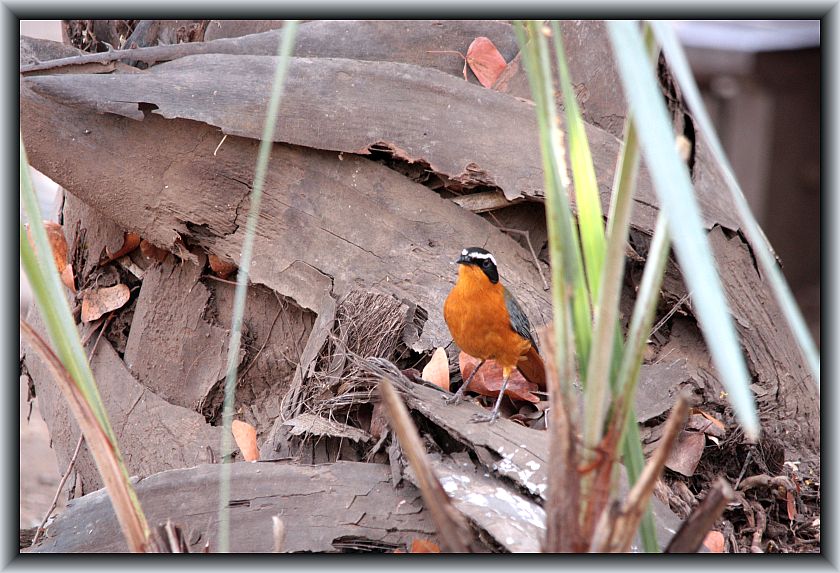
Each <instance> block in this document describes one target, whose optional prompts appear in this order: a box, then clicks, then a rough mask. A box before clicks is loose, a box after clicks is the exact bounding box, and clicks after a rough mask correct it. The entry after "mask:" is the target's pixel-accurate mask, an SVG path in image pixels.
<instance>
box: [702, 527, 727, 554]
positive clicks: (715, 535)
mask: <svg viewBox="0 0 840 573" xmlns="http://www.w3.org/2000/svg"><path fill="white" fill-rule="evenodd" d="M703 545H705V546H706V549H708V550H709V552H710V553H723V548H724V545H723V533H721V532H720V531H710V532H709V533H707V534H706V538H705V539H703Z"/></svg>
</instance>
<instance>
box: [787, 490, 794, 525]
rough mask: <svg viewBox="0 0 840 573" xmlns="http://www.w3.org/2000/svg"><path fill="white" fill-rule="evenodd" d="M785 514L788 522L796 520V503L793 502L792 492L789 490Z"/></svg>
mask: <svg viewBox="0 0 840 573" xmlns="http://www.w3.org/2000/svg"><path fill="white" fill-rule="evenodd" d="M787 514H788V519H789V520H791V521H793V520H794V519H796V502H795V501H794V497H793V492H792V491H790V490H788V492H787Z"/></svg>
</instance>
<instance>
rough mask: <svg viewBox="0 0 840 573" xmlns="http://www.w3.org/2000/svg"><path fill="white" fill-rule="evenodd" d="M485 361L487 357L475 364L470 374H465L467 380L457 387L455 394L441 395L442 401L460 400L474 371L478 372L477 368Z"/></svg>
mask: <svg viewBox="0 0 840 573" xmlns="http://www.w3.org/2000/svg"><path fill="white" fill-rule="evenodd" d="M486 361H487V359H486V358H485V359H484V360H482V361H481V362H479V363H478V366H476V367H475V369H474V370H473V371H472V372H470V375H469V376H467V380H466V381H465V382H464V383H463V384H461V387H460V388H458V391H457V392H456V393H455V395H454V396H443V401H444V402H446V403H447V404H457V403H458V402H460V401H461V400H462V399H463V397H464V392H466V391H467V387H468V386H469V385H470V382H472V379H473V377H474V376H475V374H476V372H478V369H479V368H481V367H482V366H483V365H484V363H485V362H486Z"/></svg>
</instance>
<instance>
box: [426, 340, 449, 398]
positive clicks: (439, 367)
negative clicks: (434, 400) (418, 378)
mask: <svg viewBox="0 0 840 573" xmlns="http://www.w3.org/2000/svg"><path fill="white" fill-rule="evenodd" d="M422 376H423V380H425V381H426V382H431V383H432V384H434V385H435V386H438V387H439V388H443V389H444V390H446V391H447V392H448V391H449V358H447V356H446V350H444V349H443V348H440V347H438V348H436V349H435V351H434V353H433V354H432V359H431V360H429V363H428V364H426V366H424V367H423V374H422Z"/></svg>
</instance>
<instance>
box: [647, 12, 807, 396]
mask: <svg viewBox="0 0 840 573" xmlns="http://www.w3.org/2000/svg"><path fill="white" fill-rule="evenodd" d="M651 26H652V27H653V30H654V32H655V33H656V37H657V39H658V40H659V41H660V42H661V44H662V49H663V51H664V52H665V54H666V56H667V58H668V65H669V66H670V68H671V72H673V74H674V77H676V79H677V81H678V82H679V85H680V88H681V89H682V92H683V95H684V96H685V99H686V102H687V103H688V105H689V107H690V108H691V113H692V116H693V117H694V119H695V120H696V121H697V123H698V125H699V127H700V132H701V133H703V135H705V136H706V139H707V141H708V142H709V147H710V148H711V150H712V155H713V156H714V158H715V160H716V161H717V162H718V165H720V167H721V172H722V173H723V176H724V180H725V181H726V184H727V186H728V187H729V190H730V192H731V194H732V198H733V200H734V202H735V208H736V210H737V212H738V216H739V218H740V220H741V223H742V224H743V225H744V227H745V231H746V235H747V237H749V238H750V247H751V248H752V252H753V254H754V255H755V256H756V258H757V259H758V262H759V265H760V266H761V272H762V273H763V275H764V276H765V277H767V279H768V281H769V282H770V285H771V288H772V289H773V292H774V294H775V295H776V300H777V301H778V302H779V306H780V307H781V309H782V312H783V313H784V314H785V317H786V318H787V320H788V324H790V326H791V329H792V330H793V334H794V336H795V337H796V341H797V343H798V344H799V348H800V349H801V351H802V353H803V355H804V356H805V359H806V361H807V362H808V366H809V368H810V370H811V374H812V375H813V377H814V380H815V382H816V385H817V391H819V388H820V354H819V352H818V351H817V347H816V345H815V344H814V339H813V338H812V337H811V334H810V332H809V331H808V326H807V325H806V324H805V320H804V319H803V318H802V313H801V312H800V310H799V306H798V305H797V304H796V301H795V299H794V298H793V294H792V293H791V292H790V287H789V286H788V284H787V282H786V281H785V278H784V276H783V275H782V272H781V270H780V269H779V266H778V264H777V263H776V259H775V257H774V256H773V253H771V252H770V248H769V247H768V242H767V238H766V237H765V235H764V232H763V231H762V230H761V227H760V226H759V225H758V222H757V221H756V220H755V216H754V215H753V213H752V211H751V210H750V207H749V204H748V203H747V200H746V198H745V197H744V193H743V191H742V190H741V186H740V185H739V184H738V180H737V179H736V178H735V172H734V170H733V169H732V165H731V164H730V163H729V159H728V158H727V157H726V153H725V152H724V150H723V146H722V145H721V143H720V139H719V138H718V136H717V132H716V131H715V129H714V126H713V125H712V121H711V118H710V117H709V113H708V111H707V110H706V106H705V104H704V103H703V98H702V96H701V95H700V90H699V89H698V88H697V83H696V82H695V81H694V76H693V74H692V73H691V67H690V66H689V64H688V61H687V59H686V56H685V52H684V51H683V49H682V47H681V45H680V43H679V40H678V39H677V37H676V34H675V33H674V30H673V28H672V27H671V25H670V24H669V23H667V22H652V23H651Z"/></svg>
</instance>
